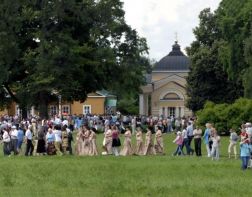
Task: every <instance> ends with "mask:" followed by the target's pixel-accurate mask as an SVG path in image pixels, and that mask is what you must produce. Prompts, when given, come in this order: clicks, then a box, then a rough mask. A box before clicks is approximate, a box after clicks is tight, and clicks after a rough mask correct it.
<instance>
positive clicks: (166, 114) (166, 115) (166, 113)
mask: <svg viewBox="0 0 252 197" xmlns="http://www.w3.org/2000/svg"><path fill="white" fill-rule="evenodd" d="M167 117H168V107H165V118H167Z"/></svg>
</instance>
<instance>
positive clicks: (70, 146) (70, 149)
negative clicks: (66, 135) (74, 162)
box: [67, 140, 73, 155]
mask: <svg viewBox="0 0 252 197" xmlns="http://www.w3.org/2000/svg"><path fill="white" fill-rule="evenodd" d="M71 142H72V140H68V147H67V150H68V151H69V154H70V155H72V154H73V149H72V144H71Z"/></svg>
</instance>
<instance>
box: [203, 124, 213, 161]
mask: <svg viewBox="0 0 252 197" xmlns="http://www.w3.org/2000/svg"><path fill="white" fill-rule="evenodd" d="M211 128H212V125H211V124H210V123H206V130H205V132H204V135H203V140H204V143H205V145H206V149H207V156H208V157H210V156H211V149H210V147H209V138H210V135H211Z"/></svg>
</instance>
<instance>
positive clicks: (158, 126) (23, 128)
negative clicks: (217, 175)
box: [0, 114, 252, 170]
mask: <svg viewBox="0 0 252 197" xmlns="http://www.w3.org/2000/svg"><path fill="white" fill-rule="evenodd" d="M145 129H146V133H145V134H144V133H143V130H145ZM0 131H1V138H2V143H3V153H4V155H5V156H10V155H12V153H13V155H21V154H24V155H25V156H31V155H65V154H70V155H72V154H73V153H74V154H76V155H79V156H84V155H89V156H95V155H98V154H99V151H98V147H97V142H96V137H97V133H98V131H99V132H103V133H104V139H103V142H102V148H103V151H102V152H101V154H102V155H115V156H119V155H121V156H127V155H156V154H160V155H163V154H165V151H164V143H163V134H165V133H169V132H172V131H175V133H176V137H175V139H174V140H173V143H175V144H176V145H177V148H176V150H175V151H174V153H173V154H172V155H173V156H184V155H194V153H195V155H196V156H198V157H200V156H202V151H201V143H202V140H203V142H204V144H205V146H206V150H207V156H208V157H211V158H212V160H219V157H220V141H221V137H220V136H219V135H218V132H217V130H216V129H215V128H214V127H213V125H212V124H210V123H206V128H205V131H204V132H202V129H201V128H199V127H198V126H196V125H195V124H194V119H193V118H179V119H174V118H158V117H134V116H126V117H125V116H121V115H120V114H116V115H111V116H95V115H94V116H92V115H87V116H67V117H64V118H59V116H57V115H55V116H54V117H53V118H51V119H49V120H40V119H39V118H36V117H31V118H28V119H26V120H22V121H21V120H20V119H19V117H17V116H14V117H10V116H2V117H0ZM73 131H76V132H77V134H76V139H74V137H73ZM122 135H124V142H123V143H122V144H121V140H120V137H121V136H122ZM144 135H145V137H144ZM132 137H134V138H135V139H136V145H135V146H133V144H132V142H131V140H132ZM239 139H240V143H239V145H240V154H239V155H240V158H241V160H242V169H244V170H245V169H247V168H248V167H249V166H251V165H252V163H251V164H249V161H251V159H250V158H251V153H252V146H251V142H252V126H251V123H246V124H243V125H241V133H240V136H238V134H237V133H236V132H235V130H234V129H230V144H229V146H228V155H229V158H231V156H232V154H233V155H234V158H235V159H236V158H237V156H238V154H237V144H238V141H239ZM73 141H75V146H74V147H75V151H73V150H72V142H73ZM192 141H194V148H192V145H191V144H192ZM23 143H25V144H26V147H25V151H24V152H22V144H23ZM184 151H185V152H184ZM232 152H233V153H232Z"/></svg>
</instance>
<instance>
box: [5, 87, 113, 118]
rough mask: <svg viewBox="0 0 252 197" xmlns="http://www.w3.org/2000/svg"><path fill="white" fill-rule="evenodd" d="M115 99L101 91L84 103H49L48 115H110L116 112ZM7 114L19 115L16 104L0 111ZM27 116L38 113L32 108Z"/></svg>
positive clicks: (91, 94) (91, 95)
mask: <svg viewBox="0 0 252 197" xmlns="http://www.w3.org/2000/svg"><path fill="white" fill-rule="evenodd" d="M116 104H117V97H116V96H115V95H111V94H109V92H107V91H105V90H102V91H96V92H95V93H90V94H88V97H87V99H86V101H85V102H83V103H81V102H80V101H73V102H65V101H62V102H61V103H60V102H51V103H49V105H48V115H49V116H53V115H55V114H62V115H70V114H72V115H73V114H76V115H82V114H84V115H85V114H97V115H103V114H111V113H115V112H116ZM4 114H8V115H11V116H14V115H20V109H19V106H18V105H17V104H16V103H12V104H11V105H10V106H9V108H8V109H4V110H2V111H0V115H4ZM29 115H32V116H34V115H39V113H38V111H37V110H36V109H35V108H34V107H32V108H31V109H30V110H29V111H28V116H29Z"/></svg>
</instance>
